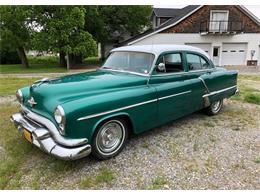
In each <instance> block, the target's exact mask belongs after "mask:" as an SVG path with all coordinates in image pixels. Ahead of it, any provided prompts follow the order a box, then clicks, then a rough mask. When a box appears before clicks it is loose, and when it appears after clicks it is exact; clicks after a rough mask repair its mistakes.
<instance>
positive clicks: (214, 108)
mask: <svg viewBox="0 0 260 195" xmlns="http://www.w3.org/2000/svg"><path fill="white" fill-rule="evenodd" d="M222 105H223V100H218V101H215V102H212V103H211V105H210V106H209V107H207V108H206V109H205V111H206V113H207V114H208V115H210V116H212V115H216V114H218V113H219V111H220V110H221V108H222Z"/></svg>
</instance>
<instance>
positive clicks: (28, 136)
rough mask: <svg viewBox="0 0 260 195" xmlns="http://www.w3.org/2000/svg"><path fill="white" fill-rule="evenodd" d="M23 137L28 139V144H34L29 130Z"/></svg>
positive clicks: (24, 131)
mask: <svg viewBox="0 0 260 195" xmlns="http://www.w3.org/2000/svg"><path fill="white" fill-rule="evenodd" d="M23 136H24V138H25V139H27V141H28V142H30V143H32V134H31V132H29V131H28V130H26V129H24V130H23Z"/></svg>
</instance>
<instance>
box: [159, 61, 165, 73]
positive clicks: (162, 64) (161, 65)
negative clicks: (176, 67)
mask: <svg viewBox="0 0 260 195" xmlns="http://www.w3.org/2000/svg"><path fill="white" fill-rule="evenodd" d="M157 69H158V70H159V71H160V72H166V68H165V64H164V63H160V64H158V66H157Z"/></svg>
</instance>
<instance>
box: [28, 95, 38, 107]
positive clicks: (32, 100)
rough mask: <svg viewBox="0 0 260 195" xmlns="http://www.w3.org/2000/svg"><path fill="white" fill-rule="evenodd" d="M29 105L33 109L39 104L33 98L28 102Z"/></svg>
mask: <svg viewBox="0 0 260 195" xmlns="http://www.w3.org/2000/svg"><path fill="white" fill-rule="evenodd" d="M28 103H29V104H30V106H31V107H33V106H34V105H36V104H37V102H35V101H34V98H33V97H31V98H30V99H29V100H28Z"/></svg>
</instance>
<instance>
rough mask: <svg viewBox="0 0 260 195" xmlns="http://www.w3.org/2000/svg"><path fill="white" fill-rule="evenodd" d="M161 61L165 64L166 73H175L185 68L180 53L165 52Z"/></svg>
mask: <svg viewBox="0 0 260 195" xmlns="http://www.w3.org/2000/svg"><path fill="white" fill-rule="evenodd" d="M160 63H164V64H165V69H166V70H165V72H164V73H173V72H181V71H183V70H184V68H183V61H182V56H181V54H180V53H170V54H165V55H164V56H163V57H162V58H161V60H160Z"/></svg>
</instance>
